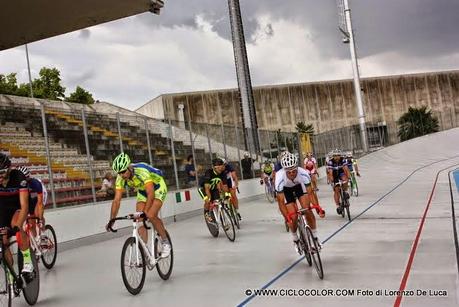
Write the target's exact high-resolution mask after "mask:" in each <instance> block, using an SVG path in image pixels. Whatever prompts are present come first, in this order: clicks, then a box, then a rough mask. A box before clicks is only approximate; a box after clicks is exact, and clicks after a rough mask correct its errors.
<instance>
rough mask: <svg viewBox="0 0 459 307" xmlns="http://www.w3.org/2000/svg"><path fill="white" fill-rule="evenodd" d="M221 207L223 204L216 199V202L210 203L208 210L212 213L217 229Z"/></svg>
mask: <svg viewBox="0 0 459 307" xmlns="http://www.w3.org/2000/svg"><path fill="white" fill-rule="evenodd" d="M222 206H223V202H222V201H221V200H220V199H217V200H215V201H213V202H211V203H210V208H209V209H210V210H212V211H213V212H214V215H215V224H216V225H217V227H220V226H221V225H220V223H219V222H218V221H219V219H220V217H221V211H222Z"/></svg>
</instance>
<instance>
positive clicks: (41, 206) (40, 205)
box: [36, 193, 45, 220]
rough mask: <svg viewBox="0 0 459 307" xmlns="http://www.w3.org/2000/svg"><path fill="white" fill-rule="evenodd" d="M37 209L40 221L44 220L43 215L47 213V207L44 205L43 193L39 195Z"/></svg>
mask: <svg viewBox="0 0 459 307" xmlns="http://www.w3.org/2000/svg"><path fill="white" fill-rule="evenodd" d="M36 208H37V209H36V210H37V213H38V215H37V217H38V218H39V219H40V220H42V219H43V213H44V211H45V209H44V208H45V206H44V204H43V193H39V194H37V207H36Z"/></svg>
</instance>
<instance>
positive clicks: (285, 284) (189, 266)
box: [14, 128, 459, 307]
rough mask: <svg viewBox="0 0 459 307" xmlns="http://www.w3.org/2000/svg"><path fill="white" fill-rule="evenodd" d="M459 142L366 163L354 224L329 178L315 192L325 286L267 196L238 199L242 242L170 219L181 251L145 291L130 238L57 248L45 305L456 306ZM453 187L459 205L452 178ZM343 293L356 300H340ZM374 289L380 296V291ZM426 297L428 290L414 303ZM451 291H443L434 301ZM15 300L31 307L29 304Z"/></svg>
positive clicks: (418, 142)
mask: <svg viewBox="0 0 459 307" xmlns="http://www.w3.org/2000/svg"><path fill="white" fill-rule="evenodd" d="M458 140H459V128H456V129H453V130H449V131H444V132H440V133H436V134H433V135H429V136H424V137H421V138H417V139H414V140H411V141H408V142H404V143H401V144H398V145H395V146H392V147H389V148H385V149H383V150H380V151H378V152H374V153H372V154H369V155H367V156H365V157H363V158H362V159H360V160H359V165H360V170H361V174H362V177H361V178H360V179H359V187H360V193H361V195H360V196H359V197H358V198H355V197H352V198H351V213H352V215H353V216H354V217H357V218H356V219H354V220H353V221H352V222H350V223H348V222H347V220H345V219H343V218H341V217H340V216H338V215H337V214H336V212H335V209H334V205H333V201H332V193H331V189H330V187H329V186H327V185H326V184H325V182H324V180H325V178H324V177H325V176H324V173H323V171H322V172H321V178H320V185H319V188H320V191H319V192H318V193H319V199H320V203H321V205H322V206H323V207H324V208H325V209H326V211H327V216H326V217H325V218H324V219H321V220H320V221H319V237H320V239H321V241H322V242H323V249H322V253H321V256H322V261H323V265H324V272H325V278H324V280H320V279H319V278H318V277H317V274H316V273H315V271H313V269H312V268H310V267H308V266H307V264H306V262H305V260H304V259H302V257H301V256H299V255H298V254H296V252H295V251H294V249H293V245H292V243H291V236H290V234H288V233H286V232H285V229H284V227H283V225H282V221H283V220H282V218H281V217H280V215H279V213H278V211H277V205H275V204H269V203H268V202H267V201H266V200H265V199H264V198H263V197H262V196H261V197H259V198H258V199H255V200H251V201H242V202H241V208H242V209H241V213H242V216H243V223H242V229H241V230H239V231H238V233H237V238H236V242H234V243H231V242H229V241H228V240H227V239H226V237H223V236H220V237H219V238H217V239H215V238H212V237H211V236H210V234H209V232H208V230H207V228H206V226H205V225H204V222H203V218H202V216H196V217H192V218H189V219H186V220H183V221H180V222H177V223H171V224H168V225H167V226H166V227H167V229H168V231H169V232H170V234H171V236H172V240H173V244H174V251H175V263H174V270H173V273H172V276H171V278H170V280H168V281H162V280H161V279H160V278H159V276H158V275H157V273H156V271H155V270H154V271H148V272H147V278H146V282H145V286H144V288H143V290H142V292H141V293H140V294H139V295H137V296H132V295H130V294H129V293H128V292H127V291H126V289H125V288H124V285H123V282H122V280H121V273H120V254H121V247H122V245H123V242H124V240H125V239H126V237H122V238H115V239H112V240H108V241H104V242H101V243H97V244H93V245H87V246H81V247H78V248H75V249H71V250H67V251H64V252H61V253H59V254H58V262H57V264H56V266H55V267H54V268H53V269H52V270H51V271H46V270H45V269H44V268H42V269H41V291H40V297H39V301H38V303H37V306H151V305H155V306H236V305H246V304H248V305H251V306H340V307H342V306H394V304H395V306H398V304H400V306H434V305H436V306H458V304H459V303H458V302H459V301H458V292H457V289H458V288H457V285H458V283H457V280H458V268H457V265H456V263H457V262H456V249H455V244H454V237H453V226H452V221H453V220H452V217H451V216H452V209H451V201H450V188H449V184H448V176H447V175H448V171H449V170H453V169H455V168H457V167H459V141H458ZM440 170H442V171H441V172H440V173H439V175H438V181H437V182H436V184H434V183H435V181H436V176H437V173H438V172H439V171H440ZM452 184H453V195H454V198H455V200H456V202H459V201H458V199H459V196H458V190H457V189H456V183H455V182H454V180H453V181H452ZM431 193H432V197H431V202H430V206H428V204H429V198H430V194H431ZM457 207H458V205H457V204H456V208H457ZM426 208H427V209H428V210H427V211H426ZM425 212H426V215H425V217H426V218H425V222H424V223H422V221H423V219H422V218H423V215H424V213H425ZM458 214H459V211H458V210H457V209H456V216H457V215H458ZM107 215H108V213H107ZM81 218H82V219H90V218H91V217H81ZM117 226H121V225H120V224H118V225H117ZM420 226H422V227H421V231H419V229H420ZM417 235H418V241H416V242H417V243H418V244H417V245H416V244H414V242H415V239H416V237H417ZM413 247H416V249H413ZM410 256H411V259H412V262H411V266H409V265H408V264H409V259H410ZM401 287H402V289H405V290H407V291H408V292H406V293H407V295H405V296H403V297H402V298H401V300H399V301H396V299H397V296H396V295H395V294H394V292H393V291H396V290H398V289H400V288H401ZM265 288H266V289H278V290H280V289H296V290H297V293H305V291H304V290H313V291H310V295H309V296H250V295H246V292H247V293H248V291H247V290H251V291H253V290H256V289H265ZM324 289H325V292H324V291H323V290H324ZM343 289H345V290H353V291H354V295H352V293H351V292H348V295H347V296H338V293H340V291H341V290H343ZM299 290H301V291H299ZM359 290H369V291H373V295H370V294H369V293H368V292H367V295H366V296H365V295H363V293H361V294H358V293H360V292H358V291H359ZM377 290H381V291H382V294H381V295H376V291H377ZM411 290H412V291H414V296H410V292H409V291H411ZM418 290H419V291H422V290H424V291H427V294H426V295H425V296H418V295H417V294H419V293H420V292H419V291H418ZM390 291H392V292H390ZM429 291H430V292H429ZM443 291H446V294H447V296H431V295H433V294H444V293H445V292H443ZM316 292H317V293H319V294H321V296H319V295H313V294H315V293H316ZM341 292H342V291H341ZM324 293H329V294H328V295H324ZM385 294H386V295H385ZM14 305H15V306H27V305H26V303H25V301H24V300H23V299H22V298H19V299H15V300H14Z"/></svg>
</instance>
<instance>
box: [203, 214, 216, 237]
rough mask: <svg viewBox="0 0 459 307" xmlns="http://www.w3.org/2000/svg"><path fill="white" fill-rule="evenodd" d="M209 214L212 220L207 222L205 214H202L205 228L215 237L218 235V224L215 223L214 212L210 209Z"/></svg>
mask: <svg viewBox="0 0 459 307" xmlns="http://www.w3.org/2000/svg"><path fill="white" fill-rule="evenodd" d="M209 214H210V216H211V217H212V222H209V221H208V220H207V219H206V216H205V214H204V221H205V222H206V225H207V228H208V229H209V232H210V234H211V235H212V236H213V237H215V238H216V237H218V224H217V219H216V218H215V212H214V211H213V210H212V211H209Z"/></svg>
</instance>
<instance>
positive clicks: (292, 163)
mask: <svg viewBox="0 0 459 307" xmlns="http://www.w3.org/2000/svg"><path fill="white" fill-rule="evenodd" d="M281 166H282V168H283V169H292V168H295V167H298V158H297V157H296V156H295V155H294V154H292V153H289V152H288V153H286V154H284V155H283V156H282V159H281Z"/></svg>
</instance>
